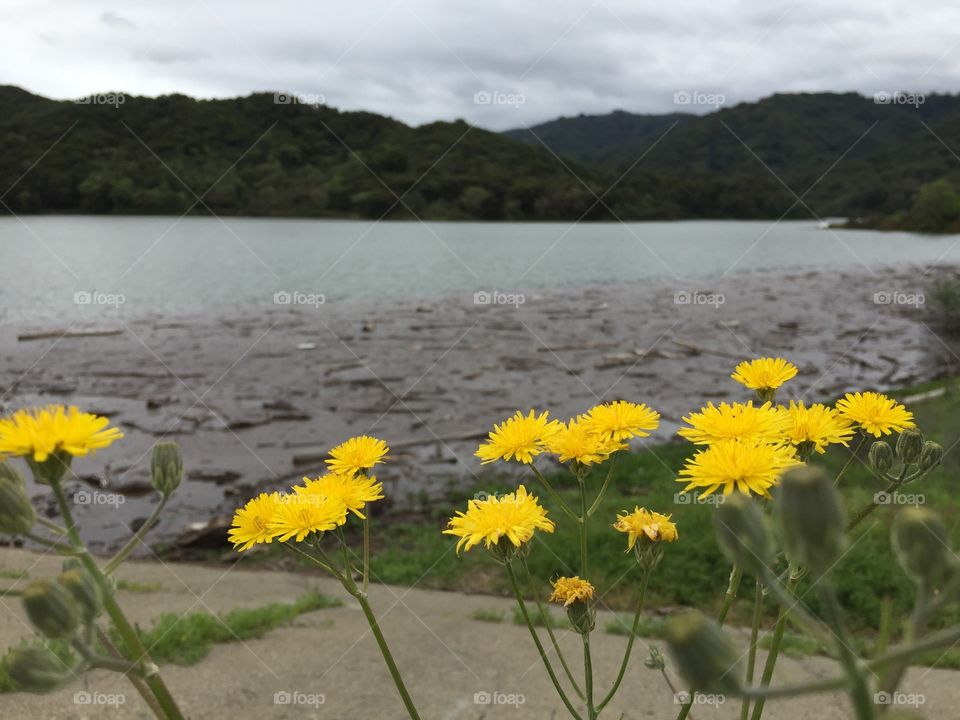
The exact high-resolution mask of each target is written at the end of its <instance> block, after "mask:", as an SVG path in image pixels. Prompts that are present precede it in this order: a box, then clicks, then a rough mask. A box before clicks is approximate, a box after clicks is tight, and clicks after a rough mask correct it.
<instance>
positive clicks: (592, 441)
mask: <svg viewBox="0 0 960 720" xmlns="http://www.w3.org/2000/svg"><path fill="white" fill-rule="evenodd" d="M546 446H547V451H548V452H552V453H555V454H556V455H557V457H558V459H559V460H560V462H570V461H571V460H574V461H576V462H578V463H580V464H581V465H595V464H596V463H601V462H603V461H604V460H606V459H607V458H608V457H610V454H611V453H614V452H616V451H617V450H623V449H625V448H626V447H627V446H626V445H625V444H624V443H622V442H619V441H615V440H606V439H604V437H603V436H602V435H597V434H595V433H593V432H591V431H590V428H589V427H588V426H587V424H586V423H585V422H583V418H578V419H576V420H571V421H570V422H568V423H567V424H566V425H561V426H560V429H559V430H558V431H557V432H555V433H554V434H552V435H551V436H550V437H548V438H547V440H546Z"/></svg>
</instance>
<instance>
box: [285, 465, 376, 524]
mask: <svg viewBox="0 0 960 720" xmlns="http://www.w3.org/2000/svg"><path fill="white" fill-rule="evenodd" d="M303 481H304V484H303V485H298V486H296V487H294V488H293V491H294V492H295V493H296V494H297V495H302V496H304V497H312V496H316V495H320V496H322V497H326V498H330V500H332V501H334V502H338V503H340V504H341V505H343V506H344V507H345V508H346V509H347V510H349V511H350V512H352V513H353V514H354V515H356V516H357V517H359V518H360V519H365V518H364V515H363V512H362V510H363V506H364V505H366V504H367V503H368V502H373V501H374V500H382V499H383V485H382V484H381V483H378V482H377V478H376V477H367V476H366V475H354V476H352V477H351V476H348V475H338V474H336V473H329V474H327V475H324V476H323V477H319V478H317V479H316V480H311V479H310V478H304V479H303Z"/></svg>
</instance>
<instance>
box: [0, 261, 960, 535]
mask: <svg viewBox="0 0 960 720" xmlns="http://www.w3.org/2000/svg"><path fill="white" fill-rule="evenodd" d="M921 272H922V271H921V270H914V269H905V268H900V269H896V270H887V271H882V272H881V271H876V272H869V271H867V270H863V271H862V272H837V273H822V272H820V273H813V272H809V273H803V274H777V275H771V274H756V275H740V276H736V277H728V278H723V279H719V280H717V279H714V280H704V281H701V282H697V281H684V282H682V283H681V282H677V283H671V282H661V283H644V284H632V285H610V286H593V287H587V288H571V289H557V290H551V291H548V292H543V291H537V292H534V291H531V292H528V293H523V295H522V297H521V296H519V293H514V295H512V296H511V295H504V294H500V295H487V296H481V297H479V298H475V297H474V296H473V294H465V295H462V296H448V297H442V298H432V299H417V300H412V299H411V300H396V301H384V300H377V301H351V302H343V303H326V304H319V305H303V306H296V305H281V306H269V307H267V308H259V307H258V308H240V309H234V310H228V311H219V312H211V313H208V314H206V315H204V316H177V317H161V316H156V315H146V316H136V317H135V316H128V315H124V314H114V315H110V316H106V315H105V316H104V317H103V318H101V319H98V320H97V321H96V322H93V321H90V320H87V321H85V322H84V323H83V324H81V325H77V324H70V323H69V322H68V321H64V324H63V325H61V326H57V325H54V324H52V323H50V322H49V321H47V322H44V323H42V324H32V325H30V324H27V325H24V324H20V325H12V324H11V325H3V326H0V354H2V358H3V362H2V364H0V387H2V388H3V396H2V404H3V405H4V407H3V408H0V409H2V410H4V411H9V410H12V409H14V408H17V407H20V406H23V405H29V404H35V403H38V402H66V403H75V404H77V405H80V406H81V407H83V408H85V409H88V410H91V411H95V412H98V413H102V414H106V415H109V416H110V417H111V418H112V419H113V421H114V422H115V423H116V424H117V425H119V426H120V427H122V428H123V430H124V432H125V433H126V435H127V436H126V438H125V439H124V441H123V442H121V443H119V444H118V445H116V446H115V447H114V448H111V450H110V451H108V452H103V453H101V454H99V455H97V456H95V457H93V458H91V459H87V460H82V461H78V462H77V464H76V468H75V469H76V472H77V475H78V478H79V479H78V480H77V482H76V484H75V487H72V488H71V491H72V492H73V493H81V491H86V494H82V493H81V494H80V495H79V496H78V497H77V513H78V515H79V518H80V521H81V523H82V525H83V527H85V528H86V530H87V532H89V533H90V538H89V539H90V540H91V542H93V543H94V545H95V546H98V547H101V548H104V549H105V548H106V547H109V546H114V545H116V544H117V543H118V542H119V541H120V540H121V539H123V538H125V537H127V535H128V534H129V528H130V527H136V523H137V522H138V521H139V520H140V519H142V518H143V517H145V516H146V514H147V512H148V507H149V504H150V498H149V495H150V487H149V483H148V466H149V452H150V448H151V447H152V445H153V444H154V443H155V442H157V441H159V440H162V439H168V440H176V441H177V442H179V443H181V444H182V446H183V448H184V453H185V456H186V459H187V464H188V468H189V479H188V481H187V483H185V487H184V488H182V489H181V491H180V492H179V493H178V495H177V496H176V499H175V501H174V502H173V503H172V504H171V508H170V512H169V513H167V515H166V516H165V518H164V519H163V522H162V524H161V526H160V527H159V528H158V531H157V535H158V536H159V537H161V538H164V537H165V538H172V537H174V536H176V535H178V534H179V533H181V532H182V531H183V529H184V528H185V527H188V526H190V525H191V524H197V523H204V522H207V521H208V520H209V519H210V518H211V517H214V516H219V515H223V514H225V513H229V512H230V510H231V509H232V508H233V507H234V506H235V505H236V503H237V502H238V500H240V499H243V498H246V497H248V496H249V495H251V494H252V493H254V492H256V491H259V490H261V489H271V488H276V487H282V486H284V485H287V484H289V483H290V482H291V481H294V480H297V479H299V478H300V477H301V476H302V475H310V474H316V473H319V472H321V471H322V466H323V462H322V457H323V452H324V451H325V450H326V449H327V448H329V447H330V446H331V445H332V444H334V443H336V442H338V441H340V440H342V439H344V438H346V437H348V436H350V435H355V434H360V433H371V434H376V435H378V436H381V437H383V438H385V439H387V441H388V442H389V444H390V446H391V448H392V456H393V458H394V462H393V463H392V464H391V465H389V466H388V467H387V468H386V469H384V470H383V472H382V473H381V479H383V480H384V481H385V482H386V484H387V488H388V492H389V494H390V496H391V497H392V498H393V499H394V500H395V501H396V502H399V503H404V502H408V501H410V500H411V499H412V498H414V497H415V496H418V495H420V494H421V493H428V494H430V493H435V492H437V491H438V490H440V489H442V488H443V487H444V486H446V485H447V484H448V483H450V482H466V481H470V480H471V475H475V474H476V473H477V472H479V465H478V464H477V462H476V461H475V459H474V458H473V457H472V453H473V450H474V449H475V448H476V445H477V442H478V440H480V439H481V438H482V437H483V436H484V434H485V433H486V431H487V430H488V429H489V427H490V425H491V424H492V423H493V422H494V421H498V420H500V419H502V418H503V417H504V416H506V415H508V414H510V413H512V412H513V411H514V410H516V409H517V408H530V407H535V408H546V409H550V410H551V411H552V412H553V413H554V414H556V415H559V416H562V417H567V416H570V415H573V414H576V413H578V412H582V411H584V410H586V409H587V408H589V407H590V406H592V405H593V404H595V403H597V402H600V401H606V400H612V399H617V398H625V399H630V400H635V401H643V402H646V403H648V404H650V405H652V406H653V407H655V408H657V409H658V410H660V412H661V413H662V414H663V416H664V422H663V427H662V429H661V432H660V435H659V437H660V438H665V437H668V436H669V435H671V434H672V433H673V432H674V430H675V429H676V427H677V425H678V423H679V422H680V418H681V416H682V415H683V414H685V413H686V412H688V411H689V410H691V409H692V408H694V407H695V406H697V405H698V404H699V403H701V402H703V401H704V400H714V401H719V400H725V399H733V398H743V397H744V394H743V392H742V391H741V389H740V388H738V386H736V385H735V384H734V383H733V382H732V381H730V380H729V379H728V377H727V376H728V375H729V373H730V371H731V370H732V367H733V365H734V364H735V363H736V362H737V361H739V360H741V359H745V358H749V357H751V356H756V355H763V354H776V355H784V356H786V357H788V358H790V359H791V360H793V361H794V362H795V363H796V364H797V365H799V367H800V368H801V372H800V375H799V376H798V378H797V379H796V381H795V382H794V383H792V388H791V392H792V393H793V396H794V397H797V398H803V399H806V400H808V401H810V400H818V399H829V398H831V397H833V396H835V395H836V394H838V393H841V392H843V391H845V390H848V389H852V388H879V389H883V388H891V387H898V386H903V385H908V384H912V383H916V382H919V381H923V380H926V379H929V378H932V377H935V376H937V375H939V374H942V373H943V372H945V371H947V370H949V369H950V368H954V369H955V365H956V362H957V361H956V358H955V356H954V355H953V354H952V352H950V351H949V350H948V349H947V348H946V346H945V345H944V344H943V343H942V342H941V340H940V339H939V338H938V337H937V335H936V333H935V331H934V330H933V329H931V328H932V326H931V325H930V318H929V315H928V313H927V311H926V310H925V309H924V308H923V307H917V306H916V305H913V304H909V297H910V295H911V294H914V295H915V294H916V293H918V292H922V286H923V283H924V280H922V279H921V277H920V275H921ZM878 293H879V295H878ZM898 293H899V295H898ZM521 300H522V302H521ZM878 300H879V302H878ZM885 300H892V301H891V302H885ZM65 330H69V333H68V334H67V335H64V331H65ZM93 490H98V491H99V492H98V493H94V492H93ZM37 494H38V498H39V497H46V495H45V494H43V493H42V492H38V493H37ZM50 512H51V513H52V512H53V510H52V508H51V509H50Z"/></svg>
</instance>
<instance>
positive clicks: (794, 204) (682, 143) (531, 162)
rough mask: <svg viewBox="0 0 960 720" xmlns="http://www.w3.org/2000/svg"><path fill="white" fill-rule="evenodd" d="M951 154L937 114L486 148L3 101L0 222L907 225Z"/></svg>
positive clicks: (238, 109) (677, 127)
mask: <svg viewBox="0 0 960 720" xmlns="http://www.w3.org/2000/svg"><path fill="white" fill-rule="evenodd" d="M544 146H546V147H544ZM954 151H956V152H957V153H958V154H960V99H958V98H957V97H956V96H951V95H930V96H926V97H925V98H924V102H923V104H920V105H917V106H904V105H901V104H877V103H875V102H874V100H873V99H872V98H865V97H863V96H860V95H857V94H853V93H848V94H828V93H821V94H790V95H786V94H778V95H774V96H771V97H769V98H765V99H763V100H760V101H758V102H755V103H741V104H738V105H736V106H733V107H722V108H721V109H719V110H718V111H716V112H712V113H710V114H708V115H691V114H685V113H669V114H664V115H636V114H632V113H628V112H624V111H617V112H614V113H610V114H607V115H600V116H587V115H581V116H577V117H570V118H558V119H556V120H553V121H550V122H548V123H543V124H540V125H536V126H532V127H531V128H521V129H516V130H511V131H507V132H505V133H495V132H490V131H487V130H483V129H480V128H475V127H470V126H469V125H467V124H466V123H465V122H463V121H456V122H435V123H430V124H427V125H422V126H419V127H410V126H408V125H406V124H404V123H402V122H399V121H397V120H394V119H391V118H388V117H384V116H382V115H377V114H375V113H369V112H342V111H339V110H336V109H334V108H331V107H327V106H323V105H320V106H311V105H302V104H297V103H290V102H283V101H279V102H278V101H277V99H276V97H275V96H274V95H273V94H272V93H256V94H253V95H249V96H247V97H242V98H231V99H223V100H196V99H193V98H189V97H186V96H184V95H168V96H163V97H158V98H144V97H135V96H128V95H122V94H119V93H117V94H115V95H114V96H113V100H112V102H111V97H110V96H102V97H101V96H98V97H95V98H89V99H88V102H86V103H82V104H78V103H76V102H71V101H54V100H50V99H47V98H43V97H40V96H37V95H34V94H32V93H29V92H27V91H25V90H23V89H21V88H16V87H12V86H0V202H2V204H0V212H8V211H12V212H16V213H18V214H26V213H62V212H75V213H128V214H130V213H132V214H136V213H153V214H177V215H179V214H182V213H184V212H192V213H211V212H213V213H217V214H221V215H263V216H309V217H357V218H380V217H386V218H404V219H411V218H414V217H417V218H421V219H453V220H457V219H478V220H578V219H584V220H612V219H621V220H647V219H675V218H777V217H780V216H782V215H784V214H786V217H811V213H813V214H816V215H817V216H820V217H826V216H838V215H839V216H842V215H849V216H860V215H863V216H870V215H884V214H889V213H893V212H896V211H898V210H902V209H903V208H906V207H908V206H909V205H910V203H911V201H912V199H913V197H914V196H915V195H916V193H917V190H918V188H919V187H920V186H921V185H923V184H924V183H929V182H931V181H933V180H938V179H941V178H946V179H948V180H949V179H954V180H955V179H957V178H960V161H958V160H957V158H956V157H955V156H954V155H953V152H954ZM557 156H560V157H561V158H562V161H560V160H558V158H557ZM641 157H642V160H640V161H639V162H637V161H638V159H639V158H641ZM628 169H629V172H626V171H627V170H628ZM7 188H9V190H8V189H7ZM808 189H809V192H808ZM794 193H795V194H796V195H795V194H794ZM198 196H199V199H198ZM796 196H800V197H801V200H800V201H798V200H797V197H796ZM598 198H601V199H599V200H598ZM808 207H809V209H807V208H808Z"/></svg>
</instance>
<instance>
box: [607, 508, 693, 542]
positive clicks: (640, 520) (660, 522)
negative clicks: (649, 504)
mask: <svg viewBox="0 0 960 720" xmlns="http://www.w3.org/2000/svg"><path fill="white" fill-rule="evenodd" d="M670 517H671V516H670V515H662V514H660V513H658V512H651V511H650V510H647V509H646V508H642V507H637V508H635V509H634V511H633V512H632V513H628V512H627V511H626V510H624V511H623V512H622V513H621V514H620V515H617V521H616V522H615V523H614V524H613V529H614V530H616V531H618V532H622V533H627V552H629V551H630V550H633V546H634V545H636V543H637V539H638V538H640V537H645V538H647V539H648V540H649V541H650V542H674V541H675V540H677V539H678V538H679V537H680V534H679V533H678V532H677V526H676V524H675V523H673V522H671V520H670Z"/></svg>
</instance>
